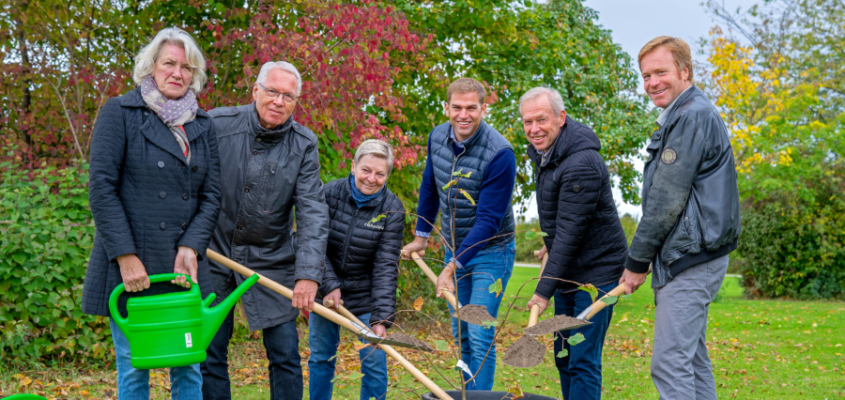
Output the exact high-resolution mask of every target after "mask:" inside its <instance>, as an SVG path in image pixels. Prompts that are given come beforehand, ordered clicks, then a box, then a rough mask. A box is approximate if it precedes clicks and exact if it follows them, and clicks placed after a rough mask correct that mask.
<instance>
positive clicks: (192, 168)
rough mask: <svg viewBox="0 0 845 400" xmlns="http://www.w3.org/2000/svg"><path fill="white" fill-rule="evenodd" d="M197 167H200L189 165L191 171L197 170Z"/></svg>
mask: <svg viewBox="0 0 845 400" xmlns="http://www.w3.org/2000/svg"><path fill="white" fill-rule="evenodd" d="M198 169H200V168H199V167H197V166H196V165H194V166H193V167H191V171H194V172H197V170H198Z"/></svg>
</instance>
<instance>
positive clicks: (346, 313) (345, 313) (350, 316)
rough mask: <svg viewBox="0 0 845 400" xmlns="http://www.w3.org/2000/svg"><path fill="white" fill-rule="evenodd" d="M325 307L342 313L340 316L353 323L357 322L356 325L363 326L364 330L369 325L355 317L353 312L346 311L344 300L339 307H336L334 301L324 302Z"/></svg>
mask: <svg viewBox="0 0 845 400" xmlns="http://www.w3.org/2000/svg"><path fill="white" fill-rule="evenodd" d="M323 305H324V306H326V307H329V308H334V309H336V310H337V312H339V313H340V315H343V316H344V317H346V319H348V320H350V321H352V322H355V323H357V324H358V325H361V326H362V327H364V328H366V327H367V325H366V324H364V323H363V322H361V320H359V319H358V317H356V316H355V314H352V312H351V311H349V310H348V309H346V307H344V306H343V300H341V301H340V304H338V305H337V307H335V305H334V301H332V300H327V301H324V302H323ZM368 329H369V328H368Z"/></svg>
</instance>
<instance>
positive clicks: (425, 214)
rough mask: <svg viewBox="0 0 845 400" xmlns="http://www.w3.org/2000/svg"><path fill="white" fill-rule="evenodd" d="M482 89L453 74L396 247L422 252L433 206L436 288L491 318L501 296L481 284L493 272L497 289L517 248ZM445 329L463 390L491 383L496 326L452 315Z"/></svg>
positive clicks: (506, 183) (497, 139)
mask: <svg viewBox="0 0 845 400" xmlns="http://www.w3.org/2000/svg"><path fill="white" fill-rule="evenodd" d="M486 94H487V93H486V91H485V89H484V85H482V84H481V83H480V82H478V81H476V80H475V79H470V78H461V79H458V80H456V81H455V82H453V83H452V84H451V85H450V86H449V89H448V90H447V91H446V116H448V117H449V122H447V123H444V124H442V125H438V126H437V127H435V128H434V130H432V131H431V134H430V135H429V138H428V158H427V159H426V162H425V172H424V173H423V178H422V183H421V184H420V192H419V197H420V200H419V206H418V207H417V214H418V215H419V217H418V219H417V227H416V238H415V239H414V241H413V242H411V243H409V244H407V245H406V246H405V247H404V249H403V250H402V252H403V255H404V256H405V257H408V256H409V255H410V253H411V252H417V253H419V254H420V255H422V254H423V253H425V249H426V242H427V240H428V239H427V238H428V237H429V235H430V234H431V231H432V229H433V228H434V226H433V225H432V224H433V223H434V221H435V219H436V218H437V212H438V211H440V212H441V216H440V223H441V227H440V234H441V238H442V241H443V242H445V243H447V245H446V246H445V247H446V249H445V253H446V257H445V262H446V267H445V268H444V269H443V272H442V273H441V274H440V277H439V279H438V281H437V288H438V289H447V290H450V291H452V292H455V291H456V290H457V297H458V301H459V302H460V303H461V304H463V305H467V304H476V305H481V306H486V307H487V311H488V312H489V313H490V315H492V316H493V317H495V316H496V314H497V313H498V311H499V304H500V303H501V300H502V297H503V296H502V295H501V294H498V295H497V293H490V291H489V290H488V288H489V287H490V285H492V284H493V283H495V282H496V281H497V280H499V279H501V282H502V290H504V289H505V288H506V287H507V284H508V280H509V279H510V277H511V272H513V263H514V255H515V254H516V248H515V245H514V227H515V222H514V216H513V207H512V206H511V198H512V196H513V187H514V181H515V178H516V157H515V156H514V152H513V146H511V144H510V143H509V142H508V140H507V139H505V137H504V136H502V135H501V134H500V133H499V132H498V131H496V130H495V129H493V128H492V127H490V126H489V125H487V124H486V123H484V121H483V120H482V118H483V117H484V113H485V112H486V111H487V104H485V103H484V97H485V95H486ZM438 296H439V290H438ZM459 323H460V326H459V325H458V324H459ZM459 328H460V329H459ZM459 331H460V334H459ZM452 335H453V336H454V337H455V341H456V344H458V343H460V346H461V361H462V362H463V364H465V368H464V377H465V378H466V380H468V381H469V382H468V383H467V389H470V390H490V389H492V387H493V376H494V375H495V373H496V347H495V344H494V343H493V338H494V336H495V328H494V327H490V326H486V327H484V326H477V325H470V324H467V323H466V322H459V321H458V320H457V319H455V318H453V319H452ZM488 350H489V352H488ZM467 371H469V372H470V373H471V374H468V373H467ZM472 376H475V379H472ZM471 379H472V380H471ZM470 380H471V381H470Z"/></svg>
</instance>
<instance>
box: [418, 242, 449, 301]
mask: <svg viewBox="0 0 845 400" xmlns="http://www.w3.org/2000/svg"><path fill="white" fill-rule="evenodd" d="M411 259H412V260H414V262H415V263H417V265H418V266H419V267H420V269H422V270H423V272H425V275H426V276H428V279H431V283H433V284H434V286H435V288H437V275H434V272H433V271H432V270H431V268H429V267H428V265H427V264H426V263H425V261H423V259H422V257H420V255H419V254H417V253H416V252H411ZM438 291H439V293H440V296H441V297H443V298H444V299H446V301H448V302H449V305H451V306H452V308H454V309H457V308H458V302H457V300H455V295H454V294H453V293H452V292H450V291H448V290H441V289H438Z"/></svg>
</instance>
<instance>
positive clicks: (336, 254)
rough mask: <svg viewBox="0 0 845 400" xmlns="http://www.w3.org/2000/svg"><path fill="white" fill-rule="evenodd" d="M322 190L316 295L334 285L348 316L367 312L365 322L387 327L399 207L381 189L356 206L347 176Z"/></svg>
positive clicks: (401, 209)
mask: <svg viewBox="0 0 845 400" xmlns="http://www.w3.org/2000/svg"><path fill="white" fill-rule="evenodd" d="M325 191H326V202H327V203H328V205H329V216H330V229H329V242H328V246H327V248H326V273H325V275H324V277H323V284H322V286H320V295H321V296H325V295H327V294H328V293H329V292H331V291H333V290H335V289H340V296H341V299H343V302H344V306H345V307H346V308H347V309H349V311H351V312H352V313H353V314H363V313H367V312H370V313H371V316H370V324H383V325H385V326H390V323H391V321H393V320H394V319H395V316H394V313H395V312H396V279H397V277H398V275H399V264H398V261H399V252H400V250H401V249H402V230H403V228H404V221H405V214H404V212H405V207H404V206H402V202H401V201H399V198H397V197H396V195H395V194H393V192H391V191H390V190H389V189H387V188H385V189H384V190H383V191H382V193H381V194H379V195H378V197H376V198H375V199H372V200H370V201H369V202H368V203H367V204H366V205H364V206H363V207H361V208H358V206H357V205H356V204H355V200H353V199H352V188H351V183H350V182H349V178H341V179H337V180H334V181H331V182H329V183H327V184H326V186H325ZM381 215H384V216H383V217H380V216H381Z"/></svg>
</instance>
